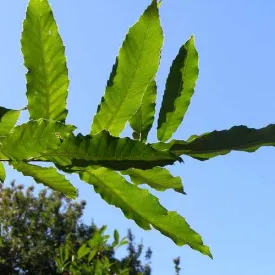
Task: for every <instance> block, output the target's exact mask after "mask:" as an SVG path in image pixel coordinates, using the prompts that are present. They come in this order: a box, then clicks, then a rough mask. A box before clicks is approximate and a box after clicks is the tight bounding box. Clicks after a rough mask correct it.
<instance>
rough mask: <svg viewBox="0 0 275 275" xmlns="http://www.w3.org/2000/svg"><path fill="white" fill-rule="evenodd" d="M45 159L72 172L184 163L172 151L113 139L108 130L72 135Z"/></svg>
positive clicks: (136, 142) (46, 153)
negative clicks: (100, 167)
mask: <svg viewBox="0 0 275 275" xmlns="http://www.w3.org/2000/svg"><path fill="white" fill-rule="evenodd" d="M42 156H43V157H45V158H47V159H50V160H51V161H53V162H54V163H56V164H57V165H59V166H63V167H64V168H66V167H67V168H68V169H69V170H70V169H73V167H86V166H90V165H101V166H104V167H108V168H111V169H115V170H125V169H129V168H132V167H134V168H140V169H150V168H152V167H154V166H164V165H167V164H172V163H174V162H175V161H181V159H179V158H178V157H175V156H174V155H172V154H170V153H169V152H161V151H157V150H155V149H153V148H152V147H151V146H150V145H146V144H144V143H142V142H140V141H137V140H132V139H130V138H117V137H113V136H111V135H110V134H109V133H108V132H106V131H102V132H100V133H99V134H97V135H95V136H90V135H88V136H82V135H78V136H73V135H71V136H70V137H69V138H67V139H65V140H64V141H63V143H62V144H61V146H60V147H59V148H58V149H54V150H48V151H47V152H45V153H44V154H42Z"/></svg>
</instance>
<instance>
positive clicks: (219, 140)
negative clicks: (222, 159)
mask: <svg viewBox="0 0 275 275" xmlns="http://www.w3.org/2000/svg"><path fill="white" fill-rule="evenodd" d="M159 8H160V2H159V1H157V0H153V1H152V3H151V4H150V5H149V6H148V8H147V9H146V10H145V11H144V13H143V14H142V16H141V17H140V19H139V20H138V22H137V23H136V24H135V25H134V26H133V27H131V28H130V30H129V32H128V34H127V36H126V38H125V40H124V42H123V44H122V47H121V49H120V51H119V54H118V56H117V58H116V62H115V64H114V66H113V69H112V72H111V74H110V78H109V80H108V82H107V86H106V91H105V94H104V97H103V98H102V100H101V103H100V104H99V107H98V110H97V113H96V115H95V117H94V119H93V122H92V125H91V131H90V133H89V134H88V135H83V134H78V135H76V134H74V130H75V129H76V127H75V126H73V125H68V124H66V117H67V113H68V111H67V109H66V100H67V96H68V84H69V78H68V69H67V65H66V58H65V47H64V45H63V42H62V39H61V36H60V34H59V32H58V27H57V24H56V21H55V19H54V16H53V12H52V9H51V7H50V5H49V3H48V0H29V4H28V8H27V13H26V19H25V20H24V24H23V32H22V39H21V45H22V53H23V56H24V64H25V67H26V69H27V71H28V72H27V75H26V76H27V77H26V79H27V93H26V96H27V101H28V105H27V107H26V108H23V109H22V110H12V109H7V108H4V107H1V110H0V119H1V121H0V141H1V147H0V160H1V161H2V162H4V161H5V162H8V164H9V165H11V166H12V167H13V168H14V169H16V170H17V171H19V172H21V173H22V174H24V175H25V176H31V177H33V179H34V180H35V181H36V182H38V183H43V184H44V185H46V186H48V187H50V188H52V189H53V190H55V191H59V192H62V193H63V194H65V195H66V196H67V197H70V198H75V197H76V195H77V192H76V189H75V187H74V186H73V185H72V184H71V183H70V182H69V181H68V180H67V179H66V178H65V177H64V175H63V174H60V173H59V171H63V172H65V173H68V174H71V173H75V174H77V175H78V176H79V177H80V179H81V180H83V181H84V182H86V183H88V184H91V185H93V187H94V190H95V192H97V193H98V194H99V195H100V196H101V197H102V198H103V199H104V200H105V201H106V202H107V203H109V204H111V205H114V206H116V207H118V208H120V209H121V210H122V211H123V213H124V214H125V216H126V217H127V218H130V219H133V220H134V221H135V222H136V224H137V225H138V226H140V227H141V228H143V229H145V230H149V229H152V228H155V229H156V230H159V231H160V232H161V233H162V234H163V235H165V236H167V237H169V238H170V239H171V240H173V241H174V242H175V243H176V244H177V245H188V246H190V247H191V248H192V249H194V250H197V251H199V252H201V253H203V254H205V255H208V256H209V257H212V254H211V252H210V249H209V247H208V246H206V245H205V244H204V243H203V240H202V238H201V236H200V235H199V234H198V233H197V232H195V231H194V230H193V229H192V228H191V227H190V226H189V224H188V223H187V222H186V220H185V218H183V217H181V216H180V215H179V214H178V213H177V212H175V211H168V210H167V209H166V208H164V207H163V206H162V205H161V204H160V203H159V200H158V198H157V197H155V196H153V195H152V194H151V193H150V192H149V191H148V190H144V189H142V188H139V185H140V184H143V183H145V184H147V185H149V186H151V187H152V188H154V189H156V190H160V191H165V190H167V189H174V190H175V191H177V192H180V193H182V194H184V189H183V185H182V181H181V179H180V178H179V177H175V176H173V175H172V174H171V173H170V171H169V170H168V169H166V168H165V166H167V165H171V164H175V163H177V162H182V161H183V160H182V158H181V156H182V155H184V156H190V157H192V158H194V159H197V160H208V159H210V158H213V157H216V156H219V155H226V154H228V153H230V152H231V151H233V150H235V151H246V152H254V151H256V150H257V149H259V148H260V147H262V146H274V145H275V125H274V124H270V125H268V126H267V127H264V128H261V129H254V128H247V127H246V126H234V127H232V128H231V129H229V130H223V131H213V132H208V133H205V134H202V135H192V136H191V137H190V138H189V139H187V140H171V138H172V137H173V134H174V133H175V131H176V130H177V129H178V127H179V126H180V125H181V123H182V121H183V119H184V117H185V114H186V112H187V109H188V107H189V105H190V103H191V99H192V96H193V94H194V89H195V84H196V80H197V78H198V71H199V69H198V52H197V50H196V47H195V40H194V37H193V36H192V37H191V38H190V39H189V40H188V41H187V42H186V43H185V44H184V45H183V46H182V47H181V48H180V50H179V53H178V55H177V56H176V58H175V59H174V61H173V63H172V65H171V69H170V72H169V75H168V78H167V81H166V87H165V91H164V97H163V101H162V104H161V109H160V113H159V116H158V120H157V138H158V141H159V142H158V143H153V144H152V143H149V142H147V137H148V133H149V131H150V129H151V128H152V125H153V121H154V118H155V116H156V115H155V111H156V110H155V102H156V96H157V83H156V80H155V78H156V73H157V71H158V68H159V63H160V56H161V50H162V45H163V31H162V27H161V24H160V16H159ZM102 54H104V53H102ZM23 110H27V111H28V112H29V115H30V120H29V121H27V122H26V123H23V124H21V125H17V126H15V125H16V123H17V119H18V116H19V113H20V111H23ZM127 123H129V125H130V128H131V129H132V138H129V137H127V138H121V137H120V134H121V132H122V130H123V129H124V127H125V126H126V124H127ZM2 162H1V163H0V179H1V180H2V181H3V180H4V179H5V169H4V166H3V164H2ZM33 162H34V163H36V164H40V163H41V162H47V163H51V164H52V165H53V167H44V166H39V165H34V164H33ZM128 176H129V177H130V180H129V177H128Z"/></svg>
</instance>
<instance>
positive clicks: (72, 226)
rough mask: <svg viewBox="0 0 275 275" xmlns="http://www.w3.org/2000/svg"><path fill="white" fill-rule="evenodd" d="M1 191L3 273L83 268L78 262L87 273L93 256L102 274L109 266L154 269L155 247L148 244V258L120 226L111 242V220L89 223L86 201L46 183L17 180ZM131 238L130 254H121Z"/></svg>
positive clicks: (112, 268)
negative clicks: (122, 233) (52, 189)
mask: <svg viewBox="0 0 275 275" xmlns="http://www.w3.org/2000/svg"><path fill="white" fill-rule="evenodd" d="M0 191H1V192H0V229H1V230H0V240H1V242H0V274H7V275H8V274H13V275H16V274H37V275H39V274H48V275H51V274H57V273H58V274H59V273H60V274H61V273H63V272H64V271H73V274H78V273H77V272H76V270H77V267H78V268H79V269H78V270H77V271H81V272H80V274H85V273H84V271H87V270H84V268H85V265H88V264H87V262H88V258H89V265H88V267H89V268H97V269H98V270H99V271H101V272H103V273H102V274H108V273H104V270H105V271H106V269H108V270H109V269H110V271H112V273H111V274H113V273H116V274H131V275H137V274H142V275H149V274H150V272H151V267H150V258H151V250H150V249H148V250H147V252H146V255H145V256H146V263H145V264H143V262H142V260H141V257H142V255H143V254H142V253H143V245H142V244H138V245H136V244H135V240H134V236H133V234H132V233H131V231H129V232H128V237H127V238H122V239H120V238H119V233H118V232H117V231H115V232H114V240H113V242H110V241H108V240H109V236H108V235H106V234H104V230H105V229H106V227H105V226H104V227H102V228H97V226H96V225H95V224H91V225H87V224H85V223H83V222H82V220H81V218H82V215H83V211H84V209H85V205H86V203H85V201H80V202H73V201H72V200H71V199H67V198H66V197H65V196H64V195H62V194H61V193H57V192H48V191H47V190H46V189H43V190H41V191H40V192H38V193H37V192H35V191H34V188H33V187H29V188H24V186H23V185H15V183H14V182H12V184H11V186H8V187H5V186H1V188H0ZM36 193H37V194H36ZM107 241H108V242H107ZM87 244H88V245H87ZM126 244H128V245H127V251H128V253H127V255H125V257H124V258H122V259H117V258H116V257H115V251H116V249H117V248H119V247H120V246H121V245H126ZM87 247H90V250H89V249H87ZM87 250H88V251H87ZM90 252H92V255H91V253H90ZM73 256H74V257H73ZM85 257H86V258H87V259H86V258H85ZM85 260H87V261H85ZM100 263H102V264H101V265H100ZM103 264H104V265H103ZM122 272H124V273H122ZM87 274H98V273H96V272H94V273H93V272H90V273H87Z"/></svg>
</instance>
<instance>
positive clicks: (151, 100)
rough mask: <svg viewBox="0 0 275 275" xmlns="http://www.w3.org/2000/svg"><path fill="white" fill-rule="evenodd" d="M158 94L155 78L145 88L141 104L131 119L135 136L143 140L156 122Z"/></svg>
mask: <svg viewBox="0 0 275 275" xmlns="http://www.w3.org/2000/svg"><path fill="white" fill-rule="evenodd" d="M156 96H157V84H156V81H155V80H153V81H152V82H151V83H150V84H149V85H148V87H147V89H146V90H145V93H144V96H143V98H142V103H141V106H140V107H139V109H138V111H137V112H136V114H135V115H134V116H132V118H131V119H130V121H129V122H130V126H131V127H132V129H133V130H134V132H133V138H135V139H139V140H141V141H143V142H145V141H146V139H147V136H148V133H149V131H150V129H151V128H152V125H153V122H154V116H155V106H156V103H155V102H156Z"/></svg>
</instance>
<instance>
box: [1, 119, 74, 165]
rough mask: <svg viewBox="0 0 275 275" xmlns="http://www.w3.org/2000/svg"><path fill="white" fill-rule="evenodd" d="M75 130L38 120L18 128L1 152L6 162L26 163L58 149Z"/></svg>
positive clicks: (70, 126) (9, 135)
mask: <svg viewBox="0 0 275 275" xmlns="http://www.w3.org/2000/svg"><path fill="white" fill-rule="evenodd" d="M74 129H75V127H74V126H72V125H64V124H63V123H61V122H56V121H50V120H43V119H40V120H36V121H29V122H27V123H24V124H21V125H19V126H16V127H15V128H14V129H13V130H12V131H11V132H10V134H8V135H7V137H6V138H5V139H4V140H3V143H2V147H1V148H0V151H1V152H2V153H3V154H4V155H6V156H7V158H6V160H16V161H26V160H35V158H39V157H40V156H41V154H42V153H45V152H46V151H47V150H49V149H57V148H58V147H59V146H60V144H61V139H63V138H66V137H67V136H68V135H69V134H71V133H72V131H73V130H74Z"/></svg>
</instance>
